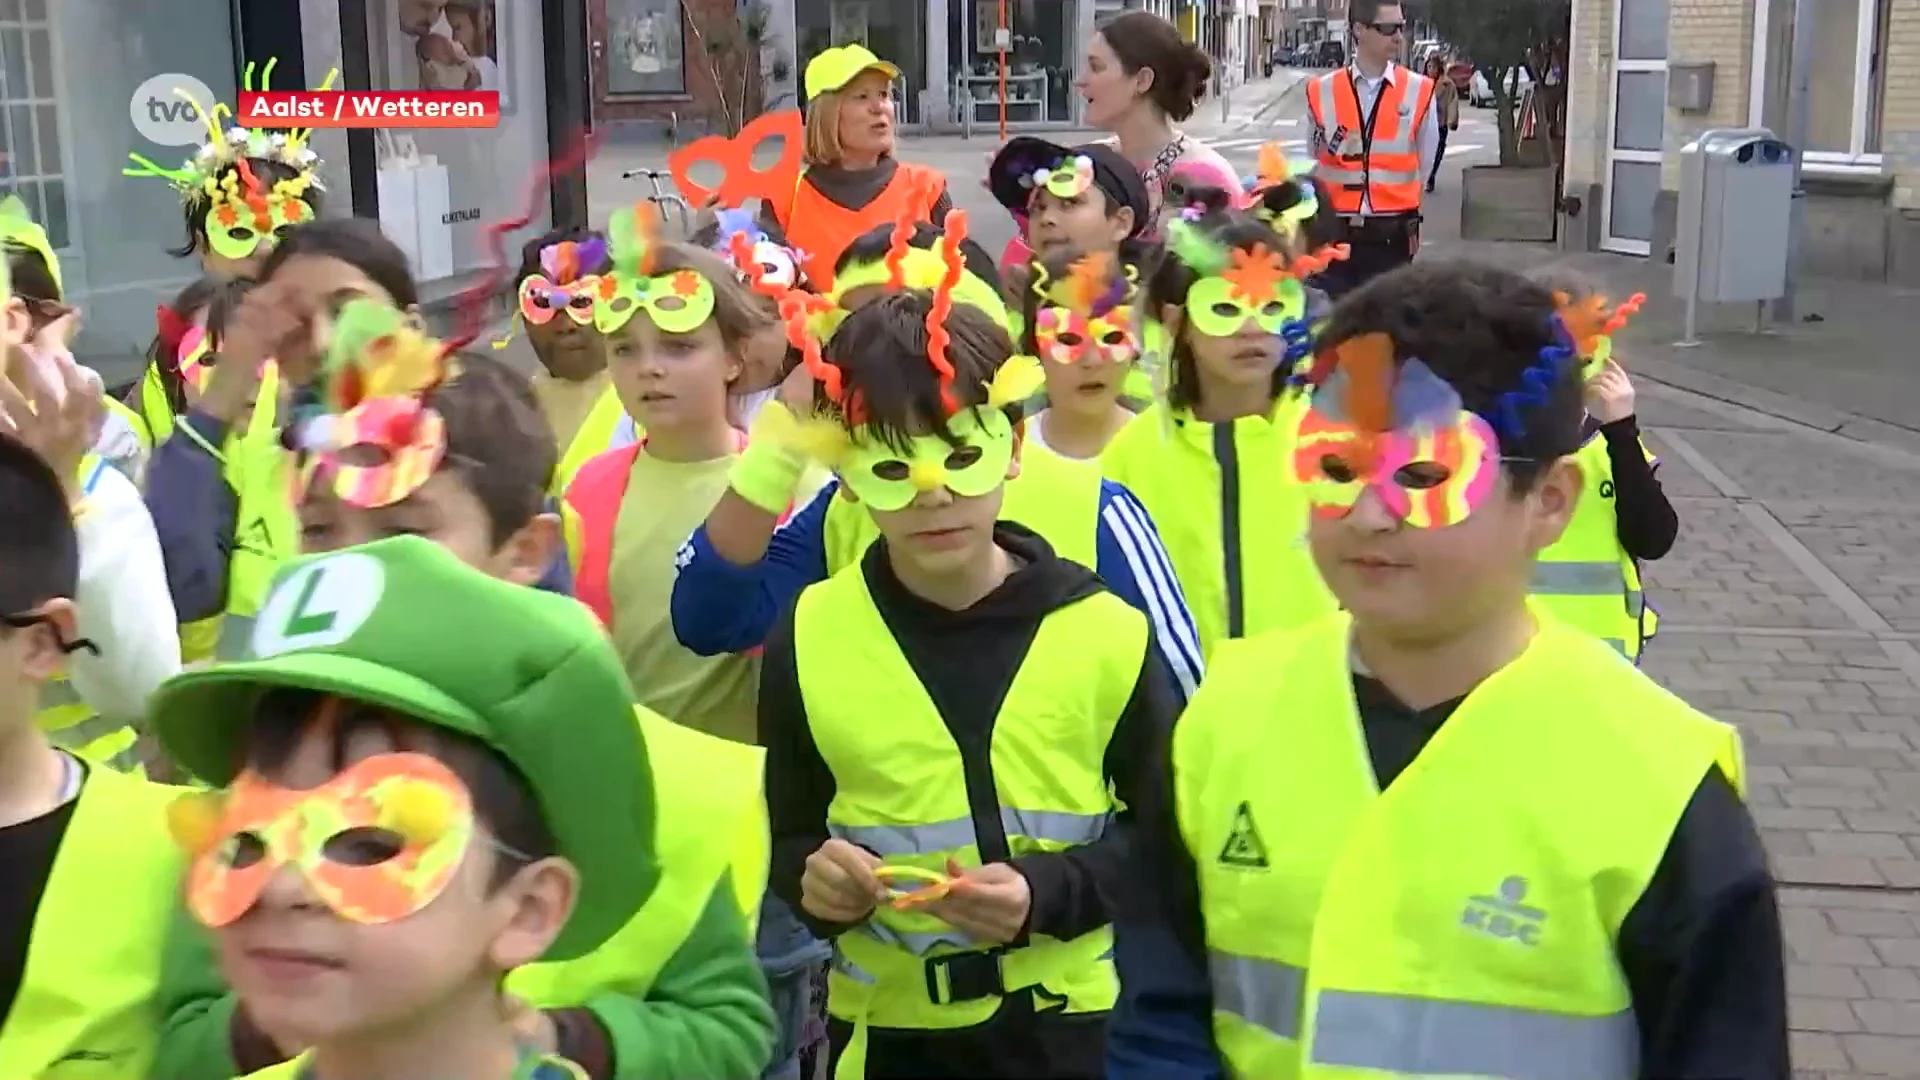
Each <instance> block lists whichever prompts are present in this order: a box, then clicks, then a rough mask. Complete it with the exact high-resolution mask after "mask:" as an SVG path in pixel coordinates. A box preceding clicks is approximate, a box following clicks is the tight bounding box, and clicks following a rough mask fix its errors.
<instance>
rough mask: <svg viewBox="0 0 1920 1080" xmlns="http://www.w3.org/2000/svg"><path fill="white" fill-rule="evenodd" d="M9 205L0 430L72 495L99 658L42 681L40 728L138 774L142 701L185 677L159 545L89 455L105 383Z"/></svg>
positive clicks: (138, 507) (1, 218) (113, 476)
mask: <svg viewBox="0 0 1920 1080" xmlns="http://www.w3.org/2000/svg"><path fill="white" fill-rule="evenodd" d="M8 203H9V204H13V205H11V206H10V205H8V204H0V225H3V226H4V228H5V230H6V233H7V235H8V237H9V240H8V242H7V245H6V252H5V254H6V271H7V276H8V277H10V278H11V280H12V281H13V282H14V289H13V296H12V297H11V298H10V299H7V300H5V301H4V312H5V331H4V334H5V340H6V341H8V342H12V343H18V344H17V347H16V348H14V349H11V350H9V351H8V354H7V362H6V364H5V365H4V366H5V370H4V380H0V418H4V420H5V421H6V423H7V425H8V427H9V428H10V430H12V431H13V432H14V433H15V434H16V435H18V436H19V437H21V438H22V439H24V440H26V441H27V442H28V443H29V444H30V445H33V446H36V447H37V448H39V449H40V451H41V452H42V454H43V456H45V457H46V459H47V460H48V461H49V462H50V463H52V464H53V466H54V468H55V469H56V470H57V471H58V473H59V474H60V475H61V477H62V479H63V480H64V481H65V482H66V483H67V484H68V485H70V486H71V487H72V493H73V505H74V508H75V513H74V525H75V528H76V529H77V530H78V533H79V538H80V576H79V583H78V591H77V592H75V593H74V594H73V599H74V600H75V601H77V602H78V603H79V605H80V610H81V612H82V614H81V616H80V624H81V626H80V633H81V636H83V637H85V638H87V639H89V640H91V641H93V642H95V643H96V644H97V646H98V648H97V649H95V650H94V651H91V652H83V653H82V654H80V655H76V656H75V657H74V658H73V659H72V661H71V662H70V664H69V666H68V669H67V670H66V671H63V672H61V673H58V674H56V675H55V676H54V677H53V678H51V679H49V680H48V681H47V683H46V685H45V687H44V688H43V689H42V692H41V712H40V715H39V717H38V720H39V724H40V728H41V730H43V731H45V732H47V733H48V734H49V735H50V736H51V737H52V738H53V740H54V742H55V743H56V744H58V745H60V746H62V747H64V748H66V749H69V750H72V751H73V752H75V753H77V754H80V755H81V756H83V757H85V758H87V759H88V760H89V761H93V762H97V763H99V764H102V765H105V766H107V767H109V768H116V769H121V770H124V771H135V770H138V769H139V768H140V754H139V750H138V747H137V746H136V742H137V739H138V727H139V721H140V720H141V719H142V718H143V717H144V716H145V715H146V706H147V695H149V694H150V693H152V692H153V690H154V688H155V687H157V686H159V685H160V683H161V682H163V681H164V680H165V679H166V678H167V677H169V676H171V675H172V674H173V673H174V672H176V671H178V670H179V667H180V637H179V633H178V631H177V630H176V629H175V624H174V612H173V604H172V602H171V600H170V599H169V598H168V596H167V579H166V570H165V567H164V562H163V560H162V557H161V553H160V543H159V540H158V539H157V538H156V537H155V535H154V529H153V519H152V518H151V517H149V516H148V514H147V508H146V505H145V504H144V503H143V502H141V500H140V491H139V489H138V488H137V487H136V486H135V485H134V481H133V480H132V479H130V478H129V477H128V476H127V475H126V474H124V473H122V472H120V471H119V470H117V469H114V468H113V467H111V465H110V463H109V462H108V461H107V459H106V458H105V457H103V456H102V455H100V454H99V453H98V452H97V451H89V450H88V447H89V446H95V447H97V446H98V445H99V443H100V439H101V436H100V434H99V431H98V429H99V426H100V423H101V419H102V417H103V416H104V415H106V414H104V413H103V409H102V397H101V390H100V380H99V377H98V376H96V375H94V374H93V373H92V372H91V371H90V370H88V369H87V368H84V367H82V366H80V365H79V364H78V363H76V362H74V359H73V354H72V353H70V352H69V351H68V350H67V341H68V335H69V334H70V333H71V332H72V330H73V326H74V324H75V322H76V321H77V319H78V317H79V313H78V312H77V311H76V310H75V309H73V308H70V307H67V306H66V305H65V304H63V303H61V302H60V300H59V296H60V291H59V280H60V263H59V260H58V259H57V258H54V256H53V252H52V249H51V248H49V247H47V245H46V234H45V233H43V232H41V231H40V229H39V227H38V226H36V225H33V224H32V222H30V221H27V220H25V219H24V218H21V217H16V216H14V215H13V214H11V213H9V211H10V210H18V209H19V208H18V206H17V203H18V200H17V199H9V200H8ZM21 212H22V213H23V212H24V211H21ZM13 238H19V239H20V240H22V241H23V243H15V242H14V240H13ZM69 675H71V678H69V677H68V676H69Z"/></svg>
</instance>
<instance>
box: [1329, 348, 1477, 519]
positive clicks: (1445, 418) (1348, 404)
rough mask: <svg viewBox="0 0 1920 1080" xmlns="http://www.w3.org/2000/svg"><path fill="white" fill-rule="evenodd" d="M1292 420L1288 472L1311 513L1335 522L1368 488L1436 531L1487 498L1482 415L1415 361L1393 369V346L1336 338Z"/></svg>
mask: <svg viewBox="0 0 1920 1080" xmlns="http://www.w3.org/2000/svg"><path fill="white" fill-rule="evenodd" d="M1332 359H1333V366H1332V370H1331V373H1330V374H1329V375H1328V376H1327V377H1326V378H1325V380H1324V381H1322V382H1321V384H1320V385H1319V387H1318V388H1317V389H1316V390H1315V391H1314V392H1313V399H1312V405H1311V407H1310V408H1309V409H1308V410H1307V411H1306V413H1305V414H1304V415H1303V416H1302V418H1301V420H1300V425H1299V429H1298V431H1297V433H1296V438H1295V449H1294V454H1293V466H1294V476H1295V478H1296V479H1298V480H1299V481H1300V483H1301V484H1302V485H1303V486H1304V487H1305V489H1306V493H1307V499H1308V502H1309V503H1310V505H1311V506H1312V511H1313V514H1314V516H1315V517H1317V518H1320V519H1323V520H1337V519H1339V518H1343V517H1345V516H1346V515H1348V514H1350V513H1352V512H1353V508H1354V506H1355V505H1356V504H1357V503H1359V501H1360V498H1361V496H1362V495H1364V494H1366V493H1368V492H1372V493H1373V494H1374V495H1375V497H1377V498H1378V499H1379V500H1380V502H1381V504H1382V505H1383V506H1385V507H1386V509H1387V511H1388V513H1390V514H1392V515H1393V516H1394V517H1395V518H1397V519H1399V520H1401V521H1404V522H1405V523H1407V524H1408V525H1411V526H1413V527H1414V528H1418V529H1444V528H1447V527H1449V526H1452V525H1458V524H1460V523H1461V522H1463V521H1465V520H1466V519H1467V518H1469V517H1471V516H1472V515H1473V512H1474V511H1475V510H1477V509H1478V508H1479V507H1480V506H1481V505H1482V504H1484V503H1485V502H1486V500H1487V498H1488V496H1490V495H1491V494H1492V493H1493V490H1494V487H1495V481H1496V479H1497V478H1498V475H1499V469H1500V461H1501V456H1500V444H1499V439H1498V437H1497V436H1496V435H1495V433H1494V431H1493V428H1492V427H1491V426H1490V425H1489V424H1488V423H1487V421H1486V420H1485V419H1483V418H1482V417H1480V416H1478V415H1476V414H1475V413H1472V412H1468V411H1467V410H1466V409H1465V408H1463V407H1462V406H1461V403H1460V396H1459V394H1458V393H1456V392H1455V391H1454V389H1453V388H1452V387H1451V386H1448V385H1447V384H1446V382H1445V381H1444V380H1442V379H1441V378H1440V377H1439V376H1437V375H1435V374H1434V373H1433V372H1432V371H1431V370H1430V369H1429V368H1428V367H1427V366H1426V365H1425V364H1423V363H1421V362H1420V361H1419V360H1407V361H1406V362H1405V363H1403V364H1398V365H1396V362H1395V359H1394V354H1393V342H1392V340H1391V339H1390V338H1389V337H1388V336H1387V335H1385V334H1369V335H1366V336H1363V337H1359V338H1355V339H1353V340H1351V341H1347V342H1343V343H1342V344H1341V345H1340V346H1339V348H1338V350H1336V353H1335V355H1334V357H1333V358H1332Z"/></svg>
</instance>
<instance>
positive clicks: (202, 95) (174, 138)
mask: <svg viewBox="0 0 1920 1080" xmlns="http://www.w3.org/2000/svg"><path fill="white" fill-rule="evenodd" d="M214 104H215V99H214V96H213V90H212V89H211V88H210V87H208V86H207V84H206V83H203V82H201V81H200V80H199V79H196V78H194V77H193V76H191V75H178V74H166V75H155V76H154V77H153V78H151V79H148V80H147V81H146V82H143V83H141V84H140V85H139V86H138V87H136V88H135V89H134V91H133V99H132V100H131V101H129V102H128V103H127V117H128V118H129V119H131V120H132V121H133V130H135V131H137V132H139V133H140V137H141V138H143V139H145V140H147V141H148V142H151V143H158V144H160V145H161V146H196V145H198V144H200V143H202V142H205V141H206V139H207V122H206V120H204V119H202V118H201V115H200V110H201V109H211V108H213V106H214Z"/></svg>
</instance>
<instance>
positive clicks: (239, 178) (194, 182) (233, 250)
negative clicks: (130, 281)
mask: <svg viewBox="0 0 1920 1080" xmlns="http://www.w3.org/2000/svg"><path fill="white" fill-rule="evenodd" d="M276 63H278V61H277V60H268V61H267V63H266V67H265V68H263V69H262V70H261V72H260V86H259V89H261V90H267V89H270V88H271V86H272V83H273V69H274V65H275V64H276ZM253 73H254V65H253V64H252V63H251V62H249V63H248V64H247V66H246V70H245V72H243V74H242V76H241V83H240V88H241V89H242V90H248V91H251V90H253V89H254V85H253ZM337 74H339V72H337V71H335V72H329V73H328V75H327V78H326V81H324V82H322V83H321V84H320V89H322V90H325V89H327V88H328V87H330V86H332V85H333V79H334V76H335V75H337ZM187 100H188V101H190V102H191V103H192V105H193V107H194V109H195V111H196V113H197V115H199V116H200V118H201V119H203V120H204V121H206V125H207V136H208V138H207V142H206V143H205V144H203V145H202V146H201V147H200V149H199V151H198V152H196V153H195V154H194V156H193V157H191V158H189V159H188V160H187V162H186V164H184V165H182V166H180V167H179V168H177V169H169V168H166V167H164V166H162V165H158V164H156V163H155V162H154V161H153V160H152V159H150V158H147V157H143V156H142V155H140V154H128V155H127V156H128V157H129V158H131V159H132V160H133V162H134V164H135V165H137V166H139V168H129V169H122V170H121V172H122V173H124V174H125V175H127V176H157V177H159V178H161V179H163V180H166V181H167V182H169V183H171V184H172V185H173V186H174V188H175V190H177V191H179V192H180V194H181V196H182V197H183V198H184V199H185V200H186V202H187V205H188V206H189V207H197V206H199V205H201V204H204V205H205V210H204V216H203V217H202V218H201V227H202V229H203V230H204V232H205V233H206V237H207V247H208V248H209V249H211V250H212V252H213V253H214V254H216V255H219V256H221V257H223V258H228V259H244V258H247V257H248V256H250V255H252V254H253V253H254V252H255V251H256V250H258V249H259V246H260V243H261V241H263V240H265V241H267V242H268V243H269V244H272V243H277V242H278V241H279V239H280V238H281V237H282V236H284V235H285V234H286V232H287V230H288V229H291V228H292V227H293V226H295V225H299V224H302V223H304V222H307V221H311V220H313V217H314V212H313V204H312V202H310V201H309V195H310V193H311V192H313V191H316V190H319V188H320V186H321V184H320V158H319V156H318V155H316V154H315V153H314V152H313V148H312V147H311V146H309V145H308V137H309V136H310V135H312V133H313V132H312V129H310V128H295V129H293V130H291V131H271V130H267V129H264V128H245V127H232V128H228V129H226V130H225V131H222V130H221V128H220V118H221V117H222V116H228V117H231V116H232V115H233V110H232V109H229V108H227V106H225V105H223V104H218V103H215V102H200V101H193V100H192V98H191V97H188V98H187ZM256 161H267V162H273V163H274V164H277V165H283V166H285V167H286V168H287V169H288V170H289V171H290V172H291V173H292V175H290V176H287V177H285V178H284V179H281V180H278V181H275V182H274V183H273V184H272V185H271V186H268V185H267V184H266V183H265V181H264V180H262V179H261V178H260V177H259V176H257V175H256V174H255V173H254V170H253V165H252V164H251V163H252V162H256Z"/></svg>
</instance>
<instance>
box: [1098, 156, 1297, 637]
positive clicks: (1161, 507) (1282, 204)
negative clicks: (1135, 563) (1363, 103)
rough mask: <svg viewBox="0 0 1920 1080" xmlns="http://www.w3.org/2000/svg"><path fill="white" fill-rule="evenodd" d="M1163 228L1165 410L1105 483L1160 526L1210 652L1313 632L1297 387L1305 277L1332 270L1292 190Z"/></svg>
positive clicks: (1149, 420) (1122, 449)
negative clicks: (1224, 645)
mask: <svg viewBox="0 0 1920 1080" xmlns="http://www.w3.org/2000/svg"><path fill="white" fill-rule="evenodd" d="M1205 198H1206V199H1207V202H1208V205H1209V206H1210V207H1211V209H1209V210H1207V211H1206V212H1205V213H1204V214H1202V215H1200V216H1199V217H1198V218H1197V219H1194V220H1188V219H1187V218H1185V217H1180V218H1177V219H1176V220H1175V221H1174V222H1173V223H1172V224H1171V225H1169V226H1168V234H1167V253H1166V256H1165V257H1164V258H1163V259H1162V260H1161V261H1160V265H1159V266H1158V267H1157V268H1156V269H1155V271H1154V273H1153V276H1152V277H1151V278H1150V279H1149V280H1148V282H1147V286H1146V299H1145V305H1146V308H1147V310H1148V312H1150V313H1151V314H1152V316H1153V317H1154V318H1156V319H1158V320H1159V322H1160V323H1161V325H1162V326H1163V327H1164V328H1165V330H1166V334H1167V337H1168V339H1169V340H1171V342H1172V347H1171V350H1170V351H1171V356H1170V357H1169V359H1168V361H1167V364H1166V367H1165V369H1164V374H1165V377H1166V379H1167V390H1166V400H1165V401H1164V402H1162V403H1160V404H1157V405H1155V406H1154V407H1153V408H1151V409H1149V410H1148V411H1147V412H1145V413H1142V414H1141V415H1140V416H1139V417H1137V418H1136V419H1135V420H1134V421H1133V422H1132V423H1131V424H1129V425H1127V427H1126V428H1124V429H1123V430H1122V431H1121V432H1120V434H1119V435H1118V436H1116V437H1115V438H1114V440H1113V442H1112V444H1111V445H1109V446H1108V447H1107V449H1106V451H1105V453H1103V454H1102V455H1101V465H1102V467H1103V469H1104V470H1105V471H1106V474H1107V476H1108V478H1109V479H1112V480H1115V481H1118V482H1119V483H1121V484H1124V485H1126V487H1127V488H1128V489H1129V490H1131V491H1133V492H1135V493H1136V494H1138V495H1139V496H1140V501H1141V503H1142V504H1143V505H1145V506H1146V508H1147V510H1148V511H1149V512H1150V513H1151V514H1152V515H1153V519H1154V520H1155V521H1156V522H1158V523H1160V527H1161V530H1162V534H1163V535H1164V536H1165V537H1166V538H1167V552H1168V555H1169V556H1170V557H1171V558H1172V561H1173V566H1174V569H1175V570H1176V571H1177V572H1178V576H1179V578H1180V586H1181V588H1182V589H1184V590H1185V591H1186V594H1187V596H1188V597H1190V598H1191V603H1192V606H1193V617H1194V622H1195V623H1196V624H1197V625H1198V626H1199V632H1200V647H1201V655H1202V656H1205V655H1208V654H1210V653H1211V651H1212V649H1213V648H1214V646H1215V645H1216V644H1217V643H1218V642H1220V641H1221V640H1223V639H1226V638H1236V637H1243V636H1245V635H1247V634H1251V633H1256V632H1258V631H1260V630H1263V629H1266V628H1268V627H1272V626H1292V625H1298V624H1300V623H1304V622H1308V621H1311V620H1312V619H1314V618H1315V617H1317V616H1318V615H1320V614H1323V613H1324V612H1326V611H1329V610H1331V609H1332V601H1331V598H1329V597H1328V595H1327V591H1326V588H1325V586H1323V585H1321V583H1320V580H1319V575H1318V574H1317V573H1315V572H1314V568H1313V564H1312V562H1311V561H1310V560H1309V559H1308V558H1307V553H1306V550H1305V547H1304V544H1303V542H1302V540H1301V531H1302V529H1303V528H1304V526H1305V524H1306V503H1305V498H1304V495H1303V493H1302V491H1301V488H1300V484H1299V482H1298V481H1297V480H1295V479H1294V477H1293V475H1292V473H1293V435H1292V432H1293V421H1294V418H1295V417H1296V416H1297V414H1298V413H1299V411H1300V410H1301V409H1302V408H1303V407H1304V402H1303V401H1302V400H1301V398H1300V396H1299V395H1298V394H1296V393H1292V392H1290V391H1289V390H1288V378H1289V375H1290V373H1291V372H1292V371H1293V370H1294V369H1295V366H1296V365H1298V364H1300V363H1301V362H1302V361H1303V360H1304V359H1305V358H1306V357H1307V356H1308V355H1310V353H1311V351H1312V335H1311V331H1310V330H1309V328H1308V327H1309V325H1310V322H1311V320H1312V318H1313V315H1312V312H1311V310H1310V306H1309V302H1310V296H1309V294H1308V290H1307V289H1306V287H1305V286H1303V285H1302V284H1301V278H1302V277H1304V276H1305V275H1307V274H1309V273H1311V272H1313V270H1315V269H1317V268H1318V267H1320V266H1321V265H1324V263H1325V256H1324V255H1312V256H1310V255H1303V254H1300V253H1299V250H1300V249H1299V248H1297V247H1296V246H1295V245H1294V244H1293V243H1292V242H1290V239H1289V235H1288V231H1287V229H1286V221H1287V218H1286V215H1287V213H1288V212H1289V211H1291V210H1293V209H1294V208H1295V207H1296V206H1297V205H1298V204H1299V202H1300V189H1299V188H1298V187H1297V185H1294V184H1276V185H1274V186H1271V187H1268V188H1266V189H1264V190H1263V191H1262V192H1261V193H1260V194H1259V195H1258V196H1257V198H1256V200H1255V202H1254V204H1253V205H1252V206H1251V207H1250V208H1248V209H1245V210H1235V209H1231V208H1230V207H1231V204H1232V201H1233V197H1232V196H1231V194H1230V193H1227V192H1220V191H1214V192H1211V193H1209V194H1208V195H1206V196H1205Z"/></svg>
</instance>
